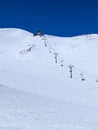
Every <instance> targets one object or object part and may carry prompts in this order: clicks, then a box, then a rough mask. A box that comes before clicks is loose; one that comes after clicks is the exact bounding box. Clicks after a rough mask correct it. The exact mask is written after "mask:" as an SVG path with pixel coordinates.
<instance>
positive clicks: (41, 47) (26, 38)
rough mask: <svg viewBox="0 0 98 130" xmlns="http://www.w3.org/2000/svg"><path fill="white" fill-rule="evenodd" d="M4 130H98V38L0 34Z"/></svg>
mask: <svg viewBox="0 0 98 130" xmlns="http://www.w3.org/2000/svg"><path fill="white" fill-rule="evenodd" d="M55 54H57V63H56V61H55ZM69 65H72V66H73V68H72V78H70V68H69ZM0 130H98V34H90V35H81V36H75V37H56V36H50V35H43V36H33V34H32V33H30V32H27V31H25V30H21V29H15V28H8V29H7V28H5V29H0Z"/></svg>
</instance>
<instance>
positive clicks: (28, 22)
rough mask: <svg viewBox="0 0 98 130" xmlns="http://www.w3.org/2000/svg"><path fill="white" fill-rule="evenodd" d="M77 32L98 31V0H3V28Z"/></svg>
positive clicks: (0, 25)
mask: <svg viewBox="0 0 98 130" xmlns="http://www.w3.org/2000/svg"><path fill="white" fill-rule="evenodd" d="M6 27H9V28H10V27H11V28H13V27H14V28H21V29H25V30H27V31H30V32H33V33H36V32H37V31H38V30H42V31H43V32H44V33H45V34H50V35H57V36H74V35H80V34H89V33H90V34H91V33H98V0H0V28H6Z"/></svg>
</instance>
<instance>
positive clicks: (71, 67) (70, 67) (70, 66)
mask: <svg viewBox="0 0 98 130" xmlns="http://www.w3.org/2000/svg"><path fill="white" fill-rule="evenodd" d="M68 67H69V69H70V71H69V72H70V78H72V77H73V75H72V69H73V67H74V65H71V64H70V65H68Z"/></svg>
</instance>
